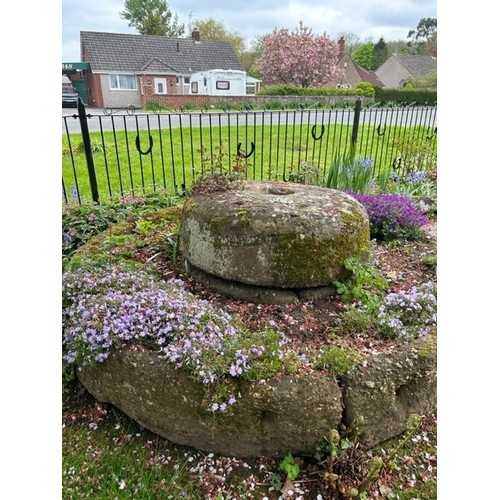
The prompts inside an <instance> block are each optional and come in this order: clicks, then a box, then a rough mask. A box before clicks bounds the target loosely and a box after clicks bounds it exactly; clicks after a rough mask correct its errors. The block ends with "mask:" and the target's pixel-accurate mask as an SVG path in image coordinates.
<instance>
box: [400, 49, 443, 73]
mask: <svg viewBox="0 0 500 500" xmlns="http://www.w3.org/2000/svg"><path fill="white" fill-rule="evenodd" d="M394 57H396V59H398V61H399V62H400V63H401V65H402V66H404V67H405V68H406V69H407V70H408V71H409V73H410V74H411V75H413V76H416V77H422V76H426V75H428V74H429V73H431V72H432V71H434V70H435V69H436V68H437V59H436V58H435V57H433V56H400V55H398V54H394Z"/></svg>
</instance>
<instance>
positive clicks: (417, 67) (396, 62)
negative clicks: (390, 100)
mask: <svg viewBox="0 0 500 500" xmlns="http://www.w3.org/2000/svg"><path fill="white" fill-rule="evenodd" d="M436 69H437V58H436V57H434V56H403V55H398V54H392V56H390V57H389V59H387V61H385V63H383V64H382V65H381V66H380V67H379V68H378V69H377V70H376V71H375V73H376V74H377V77H378V78H379V80H380V81H381V82H382V83H383V85H384V87H387V88H402V87H404V86H405V85H406V84H407V83H408V82H409V81H410V80H420V79H422V78H425V77H426V76H429V75H430V74H431V73H432V72H433V71H435V70H436Z"/></svg>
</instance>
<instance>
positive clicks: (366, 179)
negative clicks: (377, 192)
mask: <svg viewBox="0 0 500 500" xmlns="http://www.w3.org/2000/svg"><path fill="white" fill-rule="evenodd" d="M373 166H374V162H373V160H371V159H369V158H365V159H355V150H354V148H350V149H349V150H348V151H347V152H344V153H341V152H340V151H337V152H336V153H335V155H334V157H333V160H332V163H331V165H330V168H329V169H328V173H327V176H326V179H325V187H327V188H330V189H338V190H340V191H354V192H355V193H360V194H363V193H366V192H367V191H368V189H369V186H370V183H371V181H372V180H373V177H374V167H373Z"/></svg>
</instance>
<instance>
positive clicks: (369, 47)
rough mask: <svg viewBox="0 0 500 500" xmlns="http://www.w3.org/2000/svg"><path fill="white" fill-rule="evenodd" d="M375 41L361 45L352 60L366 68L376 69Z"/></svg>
mask: <svg viewBox="0 0 500 500" xmlns="http://www.w3.org/2000/svg"><path fill="white" fill-rule="evenodd" d="M374 47H375V46H374V44H373V42H366V43H363V44H361V45H359V46H358V47H357V48H356V49H354V51H353V53H352V56H351V57H352V60H353V61H354V62H355V63H357V64H359V65H360V66H361V67H362V68H365V69H368V70H370V69H375V67H376V66H375V55H374Z"/></svg>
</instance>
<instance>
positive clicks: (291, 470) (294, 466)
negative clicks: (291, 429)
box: [279, 453, 300, 481]
mask: <svg viewBox="0 0 500 500" xmlns="http://www.w3.org/2000/svg"><path fill="white" fill-rule="evenodd" d="M279 468H280V470H282V471H283V472H284V473H285V474H286V477H287V479H289V480H290V481H295V479H297V477H298V476H299V474H300V466H299V464H298V463H297V462H296V461H295V458H293V455H292V454H291V453H288V454H287V455H286V456H285V458H283V460H282V461H281V462H280V465H279Z"/></svg>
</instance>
